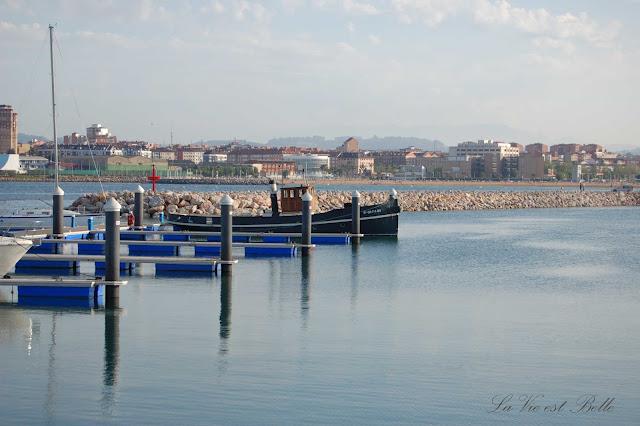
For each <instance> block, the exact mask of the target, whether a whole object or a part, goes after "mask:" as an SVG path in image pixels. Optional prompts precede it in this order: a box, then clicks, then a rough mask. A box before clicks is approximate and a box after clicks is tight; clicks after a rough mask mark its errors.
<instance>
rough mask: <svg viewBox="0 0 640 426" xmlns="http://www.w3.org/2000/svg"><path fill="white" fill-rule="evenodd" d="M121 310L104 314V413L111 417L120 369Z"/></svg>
mask: <svg viewBox="0 0 640 426" xmlns="http://www.w3.org/2000/svg"><path fill="white" fill-rule="evenodd" d="M120 312H121V310H120V309H107V310H105V313H104V370H103V372H102V381H103V388H102V399H101V400H100V403H101V406H102V413H103V414H105V415H108V416H111V415H112V413H113V408H114V406H115V394H116V386H117V385H118V379H119V369H120Z"/></svg>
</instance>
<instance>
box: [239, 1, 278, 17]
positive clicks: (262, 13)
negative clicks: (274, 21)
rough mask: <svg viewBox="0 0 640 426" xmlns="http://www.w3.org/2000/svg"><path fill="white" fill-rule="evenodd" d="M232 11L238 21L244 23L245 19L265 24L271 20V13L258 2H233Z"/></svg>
mask: <svg viewBox="0 0 640 426" xmlns="http://www.w3.org/2000/svg"><path fill="white" fill-rule="evenodd" d="M233 9H234V12H233V14H234V16H235V18H236V19H237V20H238V21H244V20H245V19H246V18H247V17H250V18H253V20H254V21H256V22H267V21H269V20H270V19H271V13H270V12H269V11H268V10H267V8H265V7H264V6H263V5H262V4H261V3H259V2H252V1H245V0H239V1H234V2H233Z"/></svg>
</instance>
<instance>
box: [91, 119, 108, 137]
mask: <svg viewBox="0 0 640 426" xmlns="http://www.w3.org/2000/svg"><path fill="white" fill-rule="evenodd" d="M108 136H109V129H107V128H106V127H103V126H102V124H100V123H98V124H92V125H91V126H90V127H87V138H88V139H89V141H91V140H92V139H93V140H96V139H98V138H100V137H108Z"/></svg>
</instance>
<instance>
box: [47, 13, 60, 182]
mask: <svg viewBox="0 0 640 426" xmlns="http://www.w3.org/2000/svg"><path fill="white" fill-rule="evenodd" d="M49 54H50V57H51V109H52V110H53V145H54V154H53V159H54V163H55V185H56V186H55V187H56V188H57V187H58V186H59V181H58V138H57V135H56V89H55V84H54V80H53V25H49Z"/></svg>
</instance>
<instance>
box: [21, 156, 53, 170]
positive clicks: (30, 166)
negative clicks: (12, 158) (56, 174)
mask: <svg viewBox="0 0 640 426" xmlns="http://www.w3.org/2000/svg"><path fill="white" fill-rule="evenodd" d="M48 164H49V159H48V158H44V157H40V156H38V155H21V156H20V168H21V169H22V170H24V171H29V170H41V169H46V168H47V165H48Z"/></svg>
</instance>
